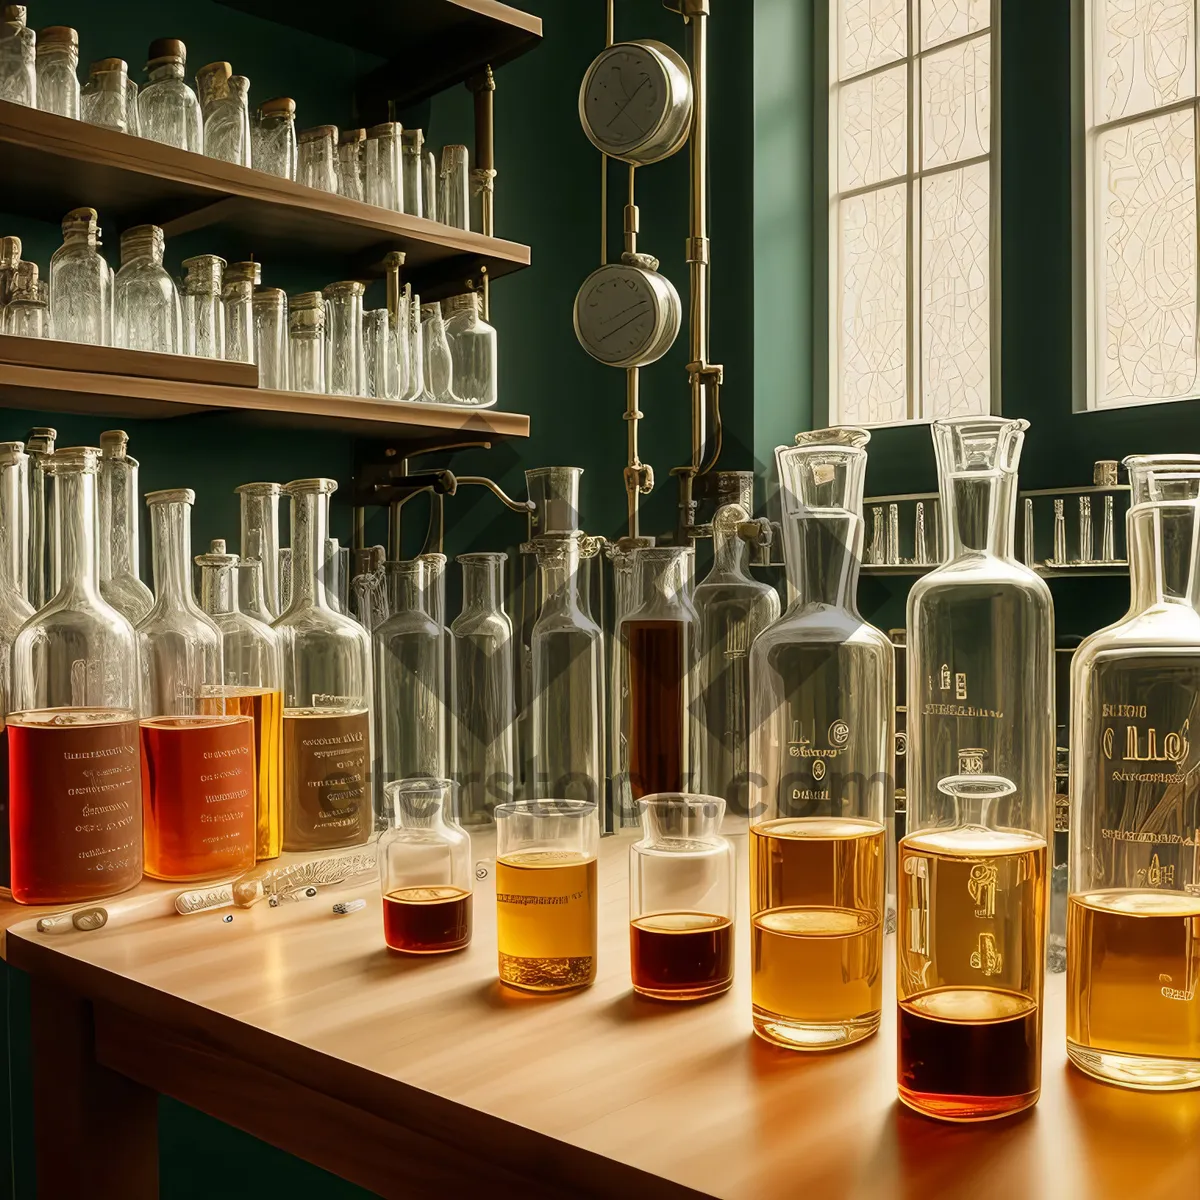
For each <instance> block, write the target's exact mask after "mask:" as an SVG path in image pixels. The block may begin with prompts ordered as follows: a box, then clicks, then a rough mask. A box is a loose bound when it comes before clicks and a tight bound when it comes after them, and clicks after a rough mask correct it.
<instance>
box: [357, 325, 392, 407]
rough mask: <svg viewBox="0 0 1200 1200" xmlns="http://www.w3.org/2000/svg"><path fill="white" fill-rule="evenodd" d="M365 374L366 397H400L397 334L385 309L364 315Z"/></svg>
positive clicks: (380, 398)
mask: <svg viewBox="0 0 1200 1200" xmlns="http://www.w3.org/2000/svg"><path fill="white" fill-rule="evenodd" d="M363 373H364V382H365V385H366V386H365V389H364V391H365V394H366V395H368V396H373V397H374V398H375V399H376V400H398V399H399V398H400V380H399V378H398V377H397V375H398V372H397V369H396V341H395V334H394V332H393V329H392V317H391V313H389V312H388V310H387V309H386V308H372V309H370V310H369V311H367V312H364V313H363Z"/></svg>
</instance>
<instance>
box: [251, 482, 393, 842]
mask: <svg viewBox="0 0 1200 1200" xmlns="http://www.w3.org/2000/svg"><path fill="white" fill-rule="evenodd" d="M336 490H337V484H336V483H335V482H334V480H332V479H297V480H294V481H293V482H291V483H289V484H288V485H287V486H286V487H285V488H284V491H285V492H286V493H287V495H288V496H289V498H290V500H291V507H292V519H291V530H292V546H291V550H292V564H291V589H292V592H291V600H290V603H289V605H288V607H287V609H286V610H285V611H284V612H283V613H281V614H280V616H279V619H278V620H277V621H276V622H275V625H274V629H275V631H276V632H277V633H278V634H279V637H280V643H281V648H282V651H283V703H284V709H283V848H284V849H285V850H332V849H336V848H337V847H340V846H359V845H362V844H363V843H365V842H366V840H367V838H368V837H369V836H370V834H371V832H372V830H373V828H374V811H373V805H372V791H371V788H372V782H371V763H372V736H371V706H372V695H373V690H372V684H371V638H370V635H369V634H368V633H367V631H366V630H365V629H363V627H362V626H361V625H359V624H358V622H357V621H355V620H353V619H352V618H350V617H345V616H342V614H341V613H336V612H334V611H333V609H331V608H330V606H329V601H328V599H327V598H326V595H325V585H324V574H325V570H324V568H325V564H324V562H323V561H322V556H323V554H324V547H325V539H326V537H327V536H328V534H327V530H328V525H329V497H330V496H331V495H332V494H333V493H334V492H335V491H336ZM331 747H336V748H337V749H338V750H339V751H340V753H338V754H337V755H336V756H333V757H331V756H330V754H329V750H330V748H331Z"/></svg>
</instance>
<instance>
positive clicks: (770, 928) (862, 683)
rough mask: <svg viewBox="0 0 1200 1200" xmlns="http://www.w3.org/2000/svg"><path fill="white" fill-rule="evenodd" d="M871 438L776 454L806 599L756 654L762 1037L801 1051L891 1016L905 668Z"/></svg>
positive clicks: (856, 433)
mask: <svg viewBox="0 0 1200 1200" xmlns="http://www.w3.org/2000/svg"><path fill="white" fill-rule="evenodd" d="M868 440H869V434H867V432H866V431H865V430H862V429H852V428H842V429H821V430H816V431H814V432H812V433H806V434H801V435H799V437H798V438H797V444H796V445H795V446H789V447H780V448H779V449H778V450H776V452H775V461H776V466H777V469H778V472H779V491H780V500H781V507H782V512H783V525H782V528H783V546H784V560H785V562H786V564H787V573H788V581H789V588H788V594H789V595H790V596H792V597H793V598H792V600H791V603H790V604H789V605H788V608H787V611H786V612H785V613H784V615H783V617H782V618H781V619H780V620H779V621H776V622H775V624H773V625H772V626H770V628H768V629H766V630H765V631H763V632H762V633H760V634H759V636H758V638H757V639H756V640H755V642H754V644H753V646H752V647H751V650H750V762H749V778H750V781H751V789H750V917H751V950H750V954H751V971H752V996H753V1004H754V1008H753V1020H754V1031H755V1033H757V1034H758V1035H759V1037H761V1038H763V1039H765V1040H766V1041H769V1042H774V1043H775V1044H776V1045H780V1046H785V1047H787V1048H789V1049H794V1050H824V1049H831V1048H836V1047H839V1046H846V1045H850V1044H851V1043H853V1042H857V1041H860V1040H862V1039H863V1038H866V1037H870V1035H871V1034H873V1033H874V1032H875V1031H876V1030H877V1029H878V1028H879V1019H880V1013H881V1009H882V1003H883V980H882V959H883V933H884V906H885V888H886V876H887V839H888V834H889V829H890V825H891V819H892V788H893V779H892V752H893V735H892V729H893V703H894V696H895V682H894V669H895V667H894V662H893V652H892V644H891V642H890V641H888V639H887V637H886V636H885V635H884V634H883V633H881V632H880V631H879V630H878V629H876V628H875V627H874V626H872V625H869V624H867V623H866V622H865V621H864V620H863V619H862V617H861V615H860V614H859V612H858V606H857V601H856V593H857V584H858V572H859V561H860V555H861V553H862V546H863V529H864V525H863V518H862V493H863V482H864V480H865V478H866V469H867V451H866V448H865V447H866V444H867V442H868Z"/></svg>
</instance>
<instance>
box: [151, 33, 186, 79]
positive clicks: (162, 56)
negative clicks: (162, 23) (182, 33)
mask: <svg viewBox="0 0 1200 1200" xmlns="http://www.w3.org/2000/svg"><path fill="white" fill-rule="evenodd" d="M167 63H178V64H179V65H180V66H181V67H182V66H186V65H187V47H186V46H185V45H184V44H183V42H181V41H180V40H179V39H178V38H155V39H154V41H152V42H151V43H150V49H149V50H148V51H147V54H146V70H147V71H151V70H153V69H154V68H155V67H162V66H166V64H167Z"/></svg>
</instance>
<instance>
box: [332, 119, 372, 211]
mask: <svg viewBox="0 0 1200 1200" xmlns="http://www.w3.org/2000/svg"><path fill="white" fill-rule="evenodd" d="M366 141H367V131H366V130H365V129H343V130H341V131H340V132H339V134H338V149H337V153H338V162H337V182H338V195H340V196H345V197H346V199H347V200H362V199H363V196H364V184H365V174H366Z"/></svg>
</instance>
